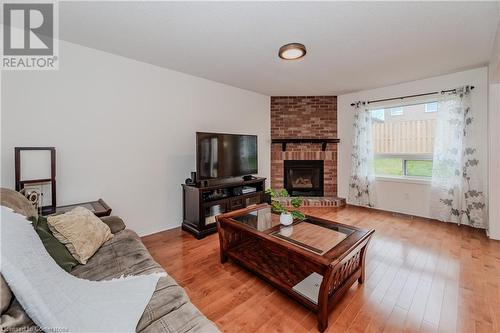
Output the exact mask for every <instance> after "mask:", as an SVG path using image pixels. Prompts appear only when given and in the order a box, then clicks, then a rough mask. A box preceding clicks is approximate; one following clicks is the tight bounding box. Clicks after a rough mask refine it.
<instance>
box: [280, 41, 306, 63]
mask: <svg viewBox="0 0 500 333" xmlns="http://www.w3.org/2000/svg"><path fill="white" fill-rule="evenodd" d="M278 55H279V57H280V58H281V59H285V60H295V59H300V58H302V57H303V56H305V55H306V47H305V46H304V45H303V44H300V43H290V44H286V45H283V46H282V47H280V50H279V53H278Z"/></svg>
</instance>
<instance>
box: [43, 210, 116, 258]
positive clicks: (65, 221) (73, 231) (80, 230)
mask: <svg viewBox="0 0 500 333" xmlns="http://www.w3.org/2000/svg"><path fill="white" fill-rule="evenodd" d="M47 222H48V225H49V229H50V231H52V234H53V235H54V237H56V238H57V239H58V240H59V241H60V242H61V243H63V244H64V245H66V247H67V248H68V250H69V252H70V253H71V254H72V255H73V257H75V259H76V260H78V262H79V263H81V264H86V263H87V260H89V258H90V257H92V256H93V255H94V253H95V252H96V251H97V250H98V249H99V248H100V247H101V245H102V244H104V243H105V242H107V241H108V240H110V239H111V238H113V234H112V233H111V230H110V229H109V227H108V226H107V225H106V224H105V223H104V222H102V221H101V220H100V219H99V218H98V217H97V216H95V215H94V213H92V212H91V211H90V210H88V209H86V208H84V207H76V208H74V209H73V210H71V211H69V212H67V213H64V214H61V215H55V216H49V217H48V218H47Z"/></svg>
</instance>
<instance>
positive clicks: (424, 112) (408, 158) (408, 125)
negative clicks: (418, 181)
mask: <svg viewBox="0 0 500 333" xmlns="http://www.w3.org/2000/svg"><path fill="white" fill-rule="evenodd" d="M433 108H434V109H433ZM385 110H389V112H390V115H391V116H394V115H398V116H403V115H404V117H385ZM429 110H432V111H429ZM437 112H438V110H437V103H436V102H434V101H432V102H428V103H420V104H413V105H405V106H401V107H393V108H377V109H373V110H371V114H372V120H373V121H372V126H373V128H372V135H373V145H374V152H375V161H374V164H375V174H376V175H377V176H380V177H384V176H385V177H398V178H415V177H418V178H428V179H429V178H430V177H431V176H432V154H433V150H434V131H435V126H436V118H437Z"/></svg>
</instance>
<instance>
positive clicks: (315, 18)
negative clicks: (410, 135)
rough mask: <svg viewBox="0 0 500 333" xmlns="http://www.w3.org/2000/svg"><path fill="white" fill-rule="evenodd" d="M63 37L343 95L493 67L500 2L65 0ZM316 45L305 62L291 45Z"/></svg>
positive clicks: (237, 77)
mask: <svg viewBox="0 0 500 333" xmlns="http://www.w3.org/2000/svg"><path fill="white" fill-rule="evenodd" d="M59 12H60V20H59V26H60V28H59V29H60V32H59V35H60V38H61V39H63V40H66V41H70V42H73V43H78V44H81V45H84V46H88V47H91V48H95V49H99V50H103V51H107V52H110V53H115V54H118V55H122V56H125V57H128V58H132V59H136V60H139V61H143V62H147V63H150V64H154V65H157V66H161V67H165V68H169V69H173V70H177V71H180V72H184V73H188V74H191V75H195V76H199V77H203V78H207V79H210V80H213V81H217V82H222V83H226V84H229V85H232V86H235V87H239V88H243V89H248V90H252V91H256V92H259V93H262V94H265V95H336V94H342V93H346V92H352V91H357V90H363V89H369V88H375V87H381V86H386V85H391V84H396V83H400V82H406V81H412V80H416V79H422V78H426V77H431V76H436V75H441V74H447V73H451V72H454V71H458V70H462V69H468V68H473V67H478V66H480V65H484V64H486V63H487V62H488V59H489V58H490V55H491V53H492V47H493V42H494V38H495V33H496V29H497V24H498V21H499V17H500V2H155V1H153V2H144V1H141V2H86V1H85V2H71V1H69V2H60V8H59ZM290 42H299V43H303V44H305V45H306V47H307V55H306V57H305V58H303V59H302V60H297V61H284V60H281V59H279V58H278V49H279V47H280V46H281V45H283V44H286V43H290Z"/></svg>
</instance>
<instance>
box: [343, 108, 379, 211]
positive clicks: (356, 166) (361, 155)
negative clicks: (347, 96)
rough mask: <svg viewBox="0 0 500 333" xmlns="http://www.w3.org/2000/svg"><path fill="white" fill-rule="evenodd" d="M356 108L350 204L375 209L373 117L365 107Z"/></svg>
mask: <svg viewBox="0 0 500 333" xmlns="http://www.w3.org/2000/svg"><path fill="white" fill-rule="evenodd" d="M360 104H361V103H358V106H357V107H356V111H355V114H354V125H353V127H354V136H353V140H352V153H351V176H350V179H349V203H351V204H353V205H359V206H368V207H373V206H374V204H375V191H374V182H375V172H374V166H373V164H374V156H373V141H372V117H371V113H370V111H369V110H368V109H366V108H365V107H364V105H360Z"/></svg>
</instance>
